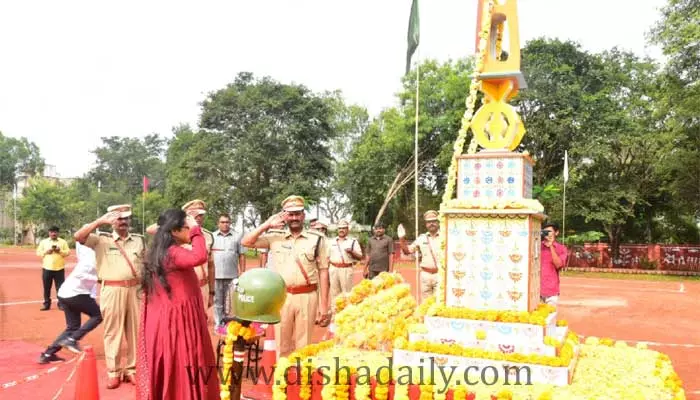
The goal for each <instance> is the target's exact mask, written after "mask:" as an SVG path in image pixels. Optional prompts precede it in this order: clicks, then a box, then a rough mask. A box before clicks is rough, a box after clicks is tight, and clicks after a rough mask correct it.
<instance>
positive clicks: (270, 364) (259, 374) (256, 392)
mask: <svg viewBox="0 0 700 400" xmlns="http://www.w3.org/2000/svg"><path fill="white" fill-rule="evenodd" d="M276 363H277V343H276V342H275V327H274V325H267V328H265V340H264V341H263V351H262V356H261V357H260V368H258V370H257V371H255V377H254V378H253V380H254V383H255V385H254V386H253V388H252V389H251V390H250V391H248V392H246V393H245V395H244V397H245V398H248V399H254V400H264V399H271V398H272V384H273V383H274V373H275V364H276Z"/></svg>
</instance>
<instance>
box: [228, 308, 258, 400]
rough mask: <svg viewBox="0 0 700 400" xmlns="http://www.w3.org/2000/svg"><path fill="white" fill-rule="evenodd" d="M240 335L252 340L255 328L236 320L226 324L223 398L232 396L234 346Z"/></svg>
mask: <svg viewBox="0 0 700 400" xmlns="http://www.w3.org/2000/svg"><path fill="white" fill-rule="evenodd" d="M238 337H242V338H243V339H244V340H245V341H246V342H250V341H251V340H252V339H253V338H254V337H255V330H254V329H253V328H251V327H245V326H243V325H241V324H240V323H238V322H236V321H231V322H229V323H228V325H226V338H225V339H224V346H223V351H222V353H223V354H222V355H223V357H222V361H223V371H222V372H223V377H224V381H223V382H220V385H219V396H220V397H221V400H228V399H230V398H231V391H230V388H231V370H232V369H233V362H234V357H233V352H234V350H233V348H234V346H235V345H236V341H237V340H238Z"/></svg>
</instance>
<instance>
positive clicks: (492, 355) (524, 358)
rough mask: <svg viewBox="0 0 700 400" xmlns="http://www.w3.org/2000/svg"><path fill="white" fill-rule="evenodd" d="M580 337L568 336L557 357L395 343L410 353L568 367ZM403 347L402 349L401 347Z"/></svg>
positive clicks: (450, 346) (455, 345) (439, 344)
mask: <svg viewBox="0 0 700 400" xmlns="http://www.w3.org/2000/svg"><path fill="white" fill-rule="evenodd" d="M578 343H579V341H578V337H577V336H576V334H574V333H569V335H567V338H566V341H565V342H564V344H563V345H562V346H561V348H560V350H559V354H558V355H557V356H546V355H541V354H527V355H526V354H520V353H508V354H506V353H502V352H496V351H489V350H484V349H480V348H470V347H465V346H462V345H459V344H456V343H452V344H443V343H432V342H428V341H426V340H419V341H416V342H411V343H408V342H401V341H397V342H395V343H394V347H395V348H402V349H404V350H408V351H417V352H423V353H434V354H445V355H454V356H460V357H466V358H480V359H488V360H495V361H510V362H515V363H526V364H537V365H546V366H550V367H567V366H569V365H570V364H571V361H572V360H573V357H574V355H575V354H574V351H575V348H576V346H577V345H578ZM399 346H401V347H399Z"/></svg>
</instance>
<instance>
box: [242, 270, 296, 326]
mask: <svg viewBox="0 0 700 400" xmlns="http://www.w3.org/2000/svg"><path fill="white" fill-rule="evenodd" d="M233 285H234V289H233V292H232V299H231V302H232V303H233V304H232V306H233V307H232V309H233V310H235V311H234V312H235V316H236V319H238V320H241V321H250V322H260V323H264V324H276V323H279V322H280V319H281V317H280V310H282V306H283V305H284V301H285V299H286V298H287V285H285V283H284V279H282V276H281V275H280V274H278V273H277V272H275V271H273V270H271V269H267V268H254V269H251V270H249V271H246V272H244V273H243V275H241V276H240V277H239V278H238V279H235V280H234V281H233Z"/></svg>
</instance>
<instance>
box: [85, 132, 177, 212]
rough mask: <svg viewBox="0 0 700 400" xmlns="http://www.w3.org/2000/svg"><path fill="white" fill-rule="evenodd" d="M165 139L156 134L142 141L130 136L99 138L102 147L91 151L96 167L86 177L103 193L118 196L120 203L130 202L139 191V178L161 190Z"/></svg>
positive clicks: (163, 176)
mask: <svg viewBox="0 0 700 400" xmlns="http://www.w3.org/2000/svg"><path fill="white" fill-rule="evenodd" d="M166 146H167V140H165V139H164V138H162V137H160V136H159V135H147V136H145V137H144V138H143V139H139V138H132V137H117V136H111V137H103V138H102V145H101V146H99V147H97V148H96V149H95V150H93V153H94V154H95V155H96V156H97V165H96V166H95V167H94V168H93V169H92V170H91V171H90V172H89V174H88V176H89V178H90V180H92V181H93V182H94V183H95V184H97V183H98V182H101V184H102V187H103V188H104V189H105V190H106V191H107V192H112V193H120V194H121V195H122V200H121V201H123V202H129V201H131V200H132V199H133V198H134V196H136V195H138V194H139V193H141V192H142V190H143V177H144V176H147V177H148V179H149V181H150V186H151V187H153V188H159V189H160V190H162V188H163V186H164V184H165V182H164V181H165V164H164V162H163V159H162V158H163V155H164V151H165V148H166Z"/></svg>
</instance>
